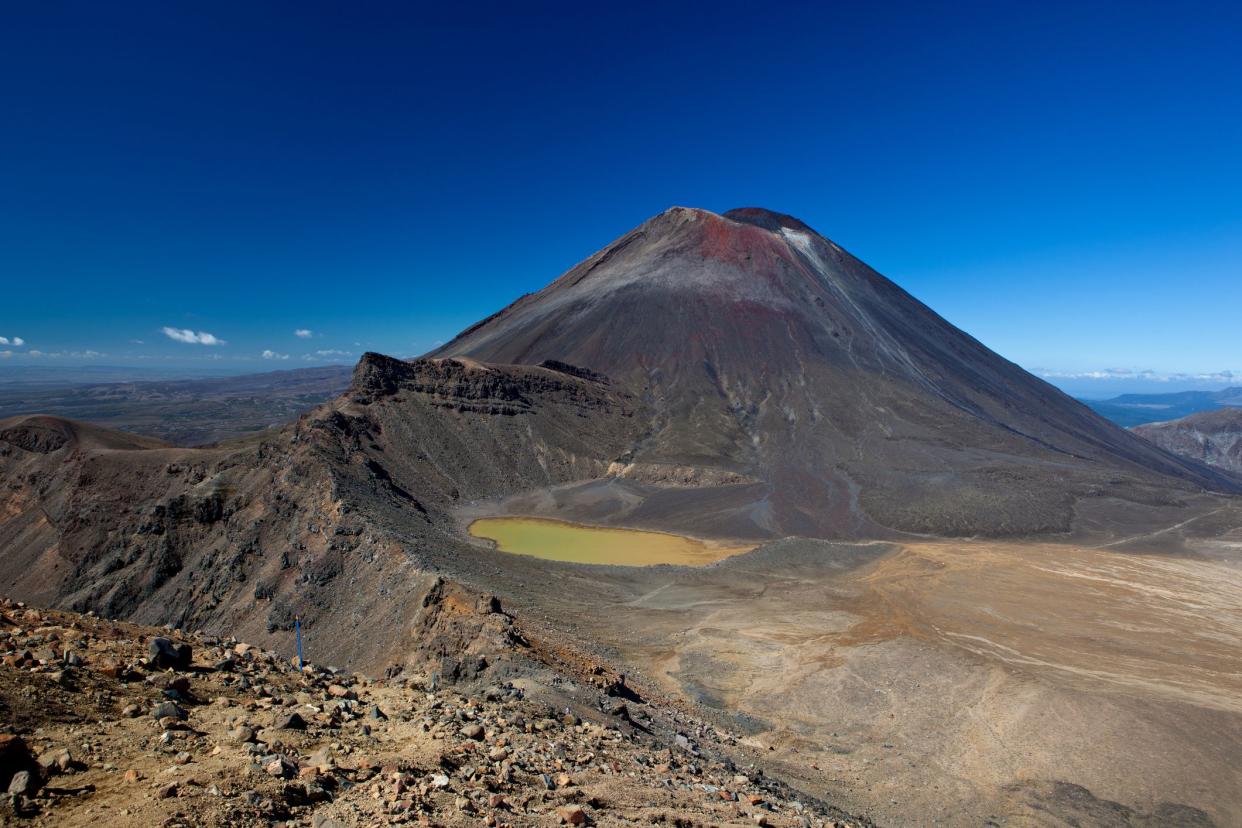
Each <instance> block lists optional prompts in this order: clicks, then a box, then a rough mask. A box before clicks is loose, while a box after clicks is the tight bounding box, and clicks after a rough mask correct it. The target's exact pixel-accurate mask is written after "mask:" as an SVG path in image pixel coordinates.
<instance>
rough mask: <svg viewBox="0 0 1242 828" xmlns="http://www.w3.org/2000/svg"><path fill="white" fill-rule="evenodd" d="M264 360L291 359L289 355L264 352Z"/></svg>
mask: <svg viewBox="0 0 1242 828" xmlns="http://www.w3.org/2000/svg"><path fill="white" fill-rule="evenodd" d="M263 358H264V359H288V358H289V355H288V354H278V353H276V352H275V351H264V352H263Z"/></svg>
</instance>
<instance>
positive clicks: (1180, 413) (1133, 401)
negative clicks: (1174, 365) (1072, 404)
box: [1082, 388, 1242, 428]
mask: <svg viewBox="0 0 1242 828" xmlns="http://www.w3.org/2000/svg"><path fill="white" fill-rule="evenodd" d="M1082 402H1083V403H1085V404H1086V405H1088V406H1090V407H1091V409H1092V410H1093V411H1095V412H1096V413H1097V414H1100V415H1102V416H1104V417H1107V418H1108V419H1110V420H1112V421H1113V422H1114V423H1116V424H1117V425H1119V426H1122V427H1124V428H1133V427H1134V426H1137V425H1144V424H1145V423H1159V422H1165V421H1167V420H1178V419H1181V418H1182V417H1186V416H1189V415H1191V414H1197V413H1198V412H1200V411H1213V410H1215V409H1217V408H1221V407H1222V406H1242V388H1225V389H1223V390H1221V391H1179V392H1177V393H1174V394H1122V395H1121V396H1119V397H1113V398H1112V399H1108V400H1082Z"/></svg>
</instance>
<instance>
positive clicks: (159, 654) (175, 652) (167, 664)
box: [147, 636, 193, 670]
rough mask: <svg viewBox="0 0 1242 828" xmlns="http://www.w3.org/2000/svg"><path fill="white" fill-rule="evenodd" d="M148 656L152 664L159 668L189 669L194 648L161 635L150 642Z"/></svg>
mask: <svg viewBox="0 0 1242 828" xmlns="http://www.w3.org/2000/svg"><path fill="white" fill-rule="evenodd" d="M147 656H148V659H149V661H150V663H151V666H153V667H155V668H157V669H160V670H166V669H172V670H188V669H189V668H190V662H191V660H192V658H193V649H192V648H191V647H190V645H189V644H174V643H173V642H172V639H169V638H163V637H162V636H161V637H156V638H152V639H151V641H150V642H148V644H147Z"/></svg>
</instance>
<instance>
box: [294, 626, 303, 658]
mask: <svg viewBox="0 0 1242 828" xmlns="http://www.w3.org/2000/svg"><path fill="white" fill-rule="evenodd" d="M293 629H294V630H295V631H296V632H297V636H298V669H299V670H301V669H302V667H303V665H302V620H301V619H300V618H298V616H296V615H295V616H293Z"/></svg>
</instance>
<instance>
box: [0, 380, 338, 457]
mask: <svg viewBox="0 0 1242 828" xmlns="http://www.w3.org/2000/svg"><path fill="white" fill-rule="evenodd" d="M127 370H128V369H123V368H107V369H102V370H100V371H99V372H97V373H93V372H90V371H85V370H82V371H77V370H75V371H72V372H71V371H60V372H56V371H51V372H45V373H43V374H39V373H38V372H35V371H28V372H27V373H23V374H13V373H6V374H5V375H4V380H3V382H0V419H2V418H4V417H10V416H12V415H14V414H54V415H56V416H60V417H69V418H72V419H75V420H84V421H86V422H89V423H93V424H95V425H100V426H106V427H108V428H114V429H118V430H121V431H129V432H135V433H139V434H145V435H148V436H151V437H158V438H160V439H161V440H166V441H168V442H170V443H173V444H174V445H180V446H195V445H202V444H204V443H211V442H215V441H217V440H223V439H226V438H229V437H238V436H241V435H244V434H249V433H252V432H255V431H262V430H263V429H266V428H270V427H272V426H274V425H280V424H281V423H287V422H290V421H292V420H293V419H295V418H296V417H297V416H298V415H299V414H301V413H303V412H304V411H308V410H310V409H311V408H314V407H315V406H316V405H319V404H320V403H322V402H324V401H325V400H328V399H330V398H332V397H335V396H336V395H337V394H339V393H341V392H342V391H344V390H345V388H346V387H348V386H349V377H350V374H351V373H352V368H351V367H350V366H344V365H340V366H325V367H317V368H297V369H294V370H291V371H269V372H266V373H262V374H246V375H243V376H235V377H210V378H201V379H179V380H141V381H131V382H117V381H114V379H113V378H114V377H120V376H124V372H125V371H127ZM92 377H93V378H94V379H91V378H92Z"/></svg>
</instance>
